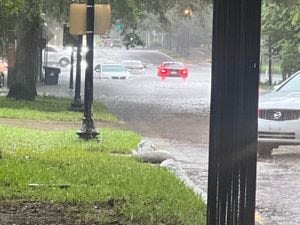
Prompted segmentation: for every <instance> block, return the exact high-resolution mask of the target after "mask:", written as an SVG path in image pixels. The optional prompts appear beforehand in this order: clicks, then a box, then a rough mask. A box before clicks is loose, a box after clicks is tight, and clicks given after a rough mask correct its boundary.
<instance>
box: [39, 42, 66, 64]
mask: <svg viewBox="0 0 300 225" xmlns="http://www.w3.org/2000/svg"><path fill="white" fill-rule="evenodd" d="M43 56H44V58H43V60H44V65H46V64H47V65H53V64H55V65H59V66H60V67H67V66H68V65H69V64H70V62H71V59H70V58H71V49H60V48H57V47H55V46H50V45H48V46H47V47H46V48H45V49H44V50H43Z"/></svg>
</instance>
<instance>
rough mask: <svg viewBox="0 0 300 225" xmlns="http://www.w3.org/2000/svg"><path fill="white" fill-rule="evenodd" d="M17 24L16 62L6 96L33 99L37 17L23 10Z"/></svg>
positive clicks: (34, 90) (34, 94) (36, 50)
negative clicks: (29, 15) (28, 14)
mask: <svg viewBox="0 0 300 225" xmlns="http://www.w3.org/2000/svg"><path fill="white" fill-rule="evenodd" d="M19 21H20V22H19V24H18V26H17V52H16V64H15V68H14V70H13V78H12V84H11V86H10V90H9V93H8V95H7V97H9V98H15V99H23V100H31V101H32V100H34V98H35V96H36V95H37V92H36V86H35V81H36V77H35V75H36V72H37V71H36V69H35V68H36V67H35V66H36V65H35V64H36V63H38V62H37V61H36V60H35V59H36V58H37V57H36V55H37V52H38V43H39V42H38V38H39V36H38V27H39V19H38V18H37V17H31V18H29V17H28V16H27V15H26V14H25V12H24V13H22V14H21V15H20V20H19Z"/></svg>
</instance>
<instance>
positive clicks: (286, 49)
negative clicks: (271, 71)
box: [262, 0, 300, 75]
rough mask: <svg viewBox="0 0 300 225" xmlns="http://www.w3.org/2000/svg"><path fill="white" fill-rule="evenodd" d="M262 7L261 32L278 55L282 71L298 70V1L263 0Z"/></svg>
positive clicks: (291, 71)
mask: <svg viewBox="0 0 300 225" xmlns="http://www.w3.org/2000/svg"><path fill="white" fill-rule="evenodd" d="M262 9H263V10H262V34H263V35H264V36H266V44H267V45H269V46H271V47H272V52H273V54H277V55H279V57H280V62H281V69H282V73H283V74H284V75H286V74H287V75H290V74H292V73H294V72H295V71H297V70H300V47H299V46H300V2H299V1H298V0H286V1H279V0H273V1H272V0H265V1H264V2H263V7H262Z"/></svg>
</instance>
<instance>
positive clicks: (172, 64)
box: [163, 62, 183, 68]
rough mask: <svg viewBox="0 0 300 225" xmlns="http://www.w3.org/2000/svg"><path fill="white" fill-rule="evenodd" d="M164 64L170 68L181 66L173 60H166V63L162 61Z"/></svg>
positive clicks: (181, 65)
mask: <svg viewBox="0 0 300 225" xmlns="http://www.w3.org/2000/svg"><path fill="white" fill-rule="evenodd" d="M163 65H164V66H167V67H170V68H172V67H173V68H175V67H183V64H182V63H177V62H176V63H173V62H168V63H164V64H163Z"/></svg>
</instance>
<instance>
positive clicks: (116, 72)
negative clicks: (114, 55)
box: [95, 63, 130, 79]
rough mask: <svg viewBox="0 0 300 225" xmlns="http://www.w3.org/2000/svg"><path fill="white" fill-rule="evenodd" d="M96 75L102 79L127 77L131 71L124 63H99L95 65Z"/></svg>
mask: <svg viewBox="0 0 300 225" xmlns="http://www.w3.org/2000/svg"><path fill="white" fill-rule="evenodd" d="M95 76H96V77H97V78H100V79H127V78H128V77H130V73H129V72H128V71H127V69H126V68H125V67H124V66H123V65H122V64H117V63H114V64H111V63H109V64H106V63H104V64H98V65H96V66H95Z"/></svg>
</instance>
